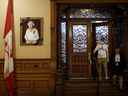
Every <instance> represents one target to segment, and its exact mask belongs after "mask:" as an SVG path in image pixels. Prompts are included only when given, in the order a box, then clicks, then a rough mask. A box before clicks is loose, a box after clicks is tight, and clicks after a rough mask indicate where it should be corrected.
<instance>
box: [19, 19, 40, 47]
mask: <svg viewBox="0 0 128 96" xmlns="http://www.w3.org/2000/svg"><path fill="white" fill-rule="evenodd" d="M41 26H42V24H41V19H35V18H34V19H32V18H29V19H28V18H27V19H26V18H25V19H24V18H23V19H22V21H21V29H22V30H21V31H22V32H21V33H22V34H21V35H22V37H21V44H24V45H41V43H42V42H41V41H42V32H41V31H42V30H41V29H42V27H41Z"/></svg>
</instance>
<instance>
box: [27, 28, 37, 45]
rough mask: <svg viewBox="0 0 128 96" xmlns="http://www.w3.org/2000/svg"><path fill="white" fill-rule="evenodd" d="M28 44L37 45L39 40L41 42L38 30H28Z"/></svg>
mask: <svg viewBox="0 0 128 96" xmlns="http://www.w3.org/2000/svg"><path fill="white" fill-rule="evenodd" d="M24 38H25V40H26V43H30V42H31V43H32V42H34V43H37V40H39V34H38V30H37V29H36V28H32V29H30V28H28V29H27V30H26V33H25V36H24Z"/></svg>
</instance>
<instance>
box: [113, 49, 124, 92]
mask: <svg viewBox="0 0 128 96" xmlns="http://www.w3.org/2000/svg"><path fill="white" fill-rule="evenodd" d="M113 57H114V58H113V60H114V62H113V67H112V71H113V83H114V84H116V81H118V82H119V87H120V89H122V88H123V71H124V63H123V60H122V55H121V52H120V48H116V49H115V56H113Z"/></svg>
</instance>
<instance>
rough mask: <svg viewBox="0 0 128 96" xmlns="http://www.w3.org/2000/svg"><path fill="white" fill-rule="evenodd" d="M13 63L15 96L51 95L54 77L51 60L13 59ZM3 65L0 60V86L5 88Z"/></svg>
mask: <svg viewBox="0 0 128 96" xmlns="http://www.w3.org/2000/svg"><path fill="white" fill-rule="evenodd" d="M14 62H15V63H14V64H15V86H16V89H15V91H16V96H49V94H51V93H52V91H51V90H54V89H53V84H54V78H55V77H54V72H53V69H52V67H51V59H15V61H14ZM3 63H4V61H3V60H0V84H2V87H5V86H6V85H5V81H4V80H3ZM2 89H3V90H5V89H6V88H2ZM5 93H6V91H4V93H3V94H5ZM4 96H5V95H4Z"/></svg>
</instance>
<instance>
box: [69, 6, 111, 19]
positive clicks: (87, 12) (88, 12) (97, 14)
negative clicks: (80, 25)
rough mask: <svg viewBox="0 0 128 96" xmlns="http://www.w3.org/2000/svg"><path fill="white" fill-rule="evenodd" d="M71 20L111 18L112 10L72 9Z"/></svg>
mask: <svg viewBox="0 0 128 96" xmlns="http://www.w3.org/2000/svg"><path fill="white" fill-rule="evenodd" d="M70 12H71V13H70V18H111V14H110V13H111V10H110V9H105V8H98V9H77V8H71V10H70Z"/></svg>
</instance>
